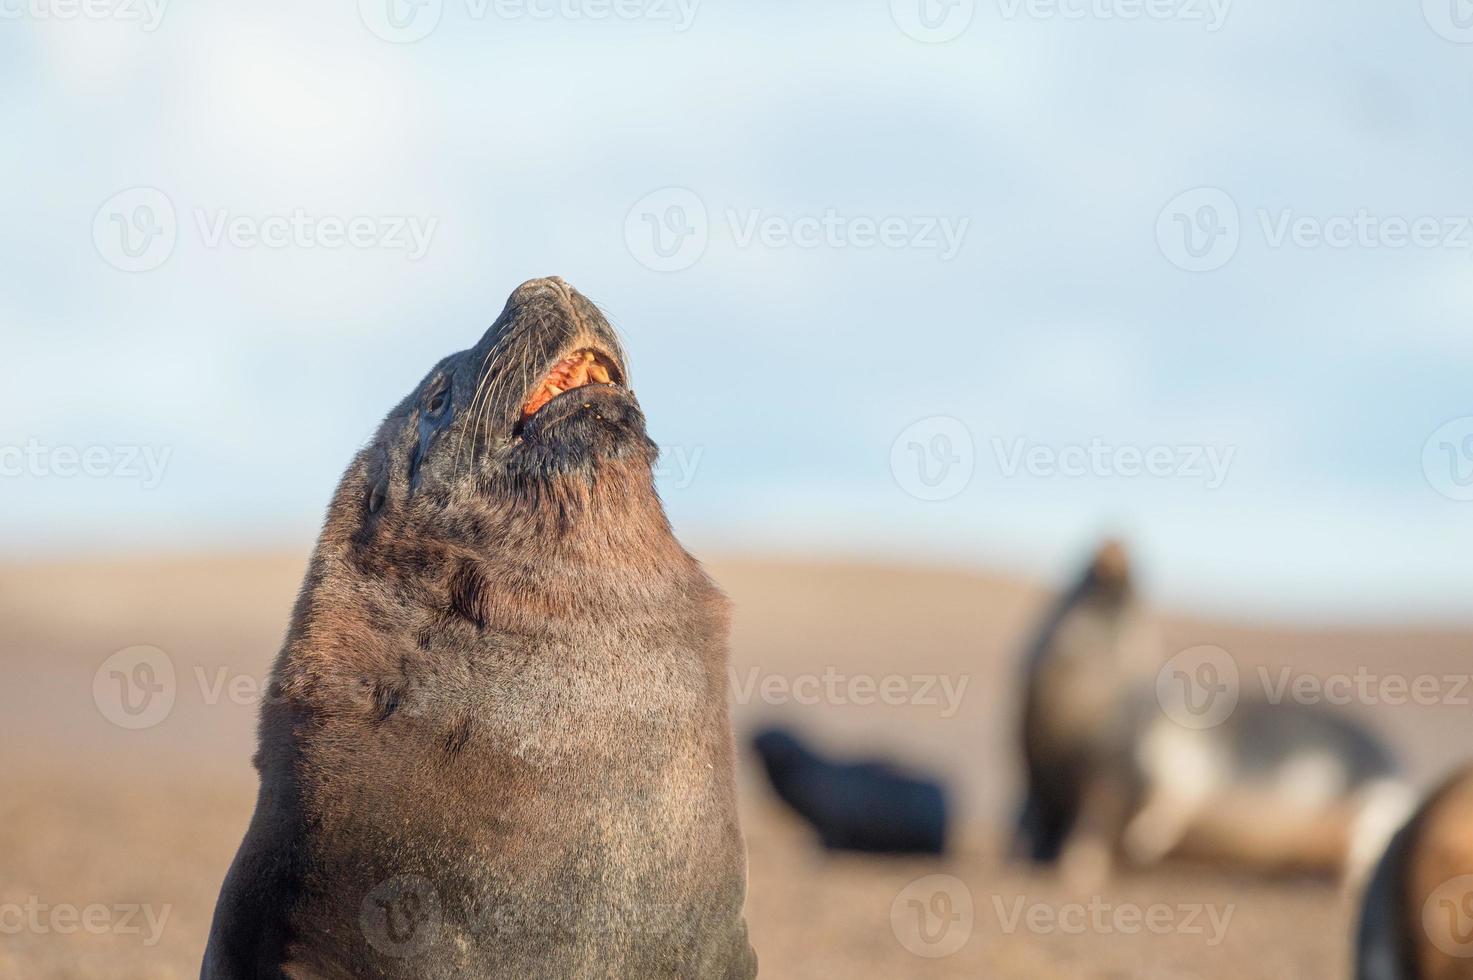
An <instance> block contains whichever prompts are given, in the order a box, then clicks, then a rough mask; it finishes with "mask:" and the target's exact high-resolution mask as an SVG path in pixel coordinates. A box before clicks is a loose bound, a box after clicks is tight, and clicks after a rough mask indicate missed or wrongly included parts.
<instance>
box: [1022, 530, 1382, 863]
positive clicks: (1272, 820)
mask: <svg viewBox="0 0 1473 980" xmlns="http://www.w3.org/2000/svg"><path fill="white" fill-rule="evenodd" d="M1184 652H1185V653H1189V662H1188V664H1186V667H1190V666H1191V663H1190V657H1191V656H1195V653H1192V652H1191V651H1184ZM1219 652H1220V653H1221V654H1222V656H1223V657H1227V656H1228V654H1227V653H1226V651H1219ZM1173 659H1174V658H1173ZM1183 673H1184V670H1183V665H1180V664H1177V665H1173V663H1172V662H1170V661H1168V660H1167V658H1165V657H1164V656H1163V651H1162V649H1161V645H1160V640H1159V637H1158V635H1157V632H1156V630H1155V629H1154V628H1153V626H1152V625H1151V624H1150V622H1149V617H1148V616H1147V615H1146V613H1145V610H1144V608H1143V604H1142V602H1141V601H1140V598H1139V596H1138V590H1137V587H1136V585H1135V583H1134V576H1133V575H1132V572H1131V563H1130V561H1129V558H1128V556H1127V554H1126V552H1125V549H1124V547H1123V546H1122V545H1121V544H1120V543H1119V542H1116V541H1107V542H1105V543H1104V544H1103V545H1102V546H1101V547H1100V549H1099V550H1098V551H1097V552H1096V553H1095V555H1094V557H1093V558H1092V560H1091V561H1090V562H1089V564H1088V565H1087V566H1086V568H1085V569H1084V571H1083V573H1082V574H1081V575H1080V576H1079V578H1078V579H1077V581H1076V583H1075V584H1074V586H1073V587H1072V588H1071V589H1069V590H1068V591H1067V592H1065V593H1064V594H1063V595H1062V596H1061V597H1060V598H1059V599H1058V600H1057V601H1056V602H1055V604H1054V606H1053V607H1052V608H1051V609H1050V610H1049V612H1048V615H1047V616H1046V617H1045V619H1044V621H1043V624H1042V625H1041V627H1040V629H1039V631H1038V633H1037V635H1036V637H1035V638H1034V640H1033V642H1032V645H1031V646H1030V647H1029V649H1028V651H1027V653H1026V655H1025V658H1024V663H1023V677H1022V681H1023V692H1022V694H1023V697H1022V702H1023V712H1022V719H1021V721H1022V724H1021V726H1020V728H1021V731H1020V735H1021V738H1020V747H1021V749H1022V753H1021V754H1022V758H1023V766H1024V776H1025V783H1026V786H1025V795H1024V801H1023V806H1022V808H1021V812H1020V815H1019V819H1018V827H1017V832H1016V835H1015V837H1014V843H1013V854H1014V856H1016V857H1018V858H1021V859H1025V860H1028V861H1031V862H1033V863H1035V864H1039V865H1055V864H1057V865H1058V866H1059V867H1060V869H1061V870H1062V872H1063V874H1064V876H1065V877H1066V878H1068V879H1071V880H1072V882H1073V883H1074V884H1075V886H1076V887H1079V888H1081V889H1085V888H1095V887H1099V885H1100V884H1101V883H1102V882H1103V880H1104V879H1105V878H1107V877H1108V876H1109V874H1110V873H1111V872H1112V870H1113V868H1114V867H1115V866H1116V865H1117V864H1119V863H1120V862H1121V861H1122V859H1123V860H1124V862H1126V863H1128V864H1131V865H1134V866H1136V867H1148V866H1150V865H1153V864H1155V863H1156V862H1158V861H1160V860H1162V859H1164V858H1167V857H1168V856H1170V857H1184V858H1194V859H1198V860H1205V861H1210V862H1213V863H1217V864H1221V865H1225V866H1231V867H1237V868H1241V869H1244V870H1254V871H1259V872H1263V873H1269V874H1278V873H1293V872H1313V873H1321V874H1332V875H1338V876H1339V877H1340V879H1341V880H1342V882H1343V883H1344V884H1345V886H1346V888H1347V889H1355V888H1358V887H1359V885H1360V883H1361V882H1362V881H1363V880H1364V877H1365V875H1366V873H1367V872H1368V871H1369V868H1370V865H1371V864H1372V863H1373V862H1374V860H1375V857H1376V855H1377V854H1379V853H1380V851H1381V848H1382V847H1383V846H1384V844H1385V842H1386V840H1387V839H1389V837H1390V836H1391V834H1392V832H1393V831H1394V830H1395V828H1396V826H1397V825H1398V824H1399V823H1400V822H1401V820H1402V819H1404V817H1405V815H1406V814H1407V813H1408V812H1409V811H1410V809H1411V806H1410V802H1411V798H1410V790H1409V789H1408V787H1407V786H1406V784H1405V781H1404V779H1403V777H1402V774H1401V769H1400V765H1399V763H1398V762H1397V760H1396V758H1395V757H1394V755H1393V754H1392V753H1391V751H1390V749H1389V747H1388V746H1387V745H1386V744H1385V743H1384V742H1383V741H1382V739H1381V738H1380V736H1379V735H1378V734H1377V733H1376V732H1375V731H1374V730H1372V729H1371V728H1369V727H1368V726H1367V725H1365V724H1364V723H1363V722H1362V721H1361V720H1360V719H1358V718H1356V717H1354V716H1348V715H1344V714H1341V713H1339V712H1337V711H1331V710H1328V709H1326V708H1324V707H1323V706H1321V705H1316V704H1300V703H1296V702H1294V701H1292V700H1288V699H1286V700H1281V701H1280V702H1278V703H1274V702H1272V701H1270V700H1268V699H1267V698H1266V697H1259V696H1253V695H1252V694H1251V692H1247V693H1245V696H1243V697H1242V698H1241V699H1240V698H1239V697H1238V694H1239V688H1240V687H1248V686H1250V685H1249V684H1248V683H1247V682H1244V683H1242V684H1240V683H1238V682H1237V681H1236V680H1234V681H1233V682H1232V683H1228V682H1226V681H1222V682H1220V683H1219V684H1218V688H1219V690H1218V691H1217V694H1220V695H1221V696H1223V698H1224V700H1223V701H1221V702H1220V706H1221V707H1223V708H1225V709H1226V710H1224V711H1222V712H1221V714H1220V716H1213V715H1210V714H1204V715H1200V716H1196V717H1194V716H1193V715H1192V712H1190V711H1187V710H1185V709H1186V707H1187V706H1188V704H1192V703H1195V702H1180V701H1178V700H1177V696H1178V695H1179V694H1180V693H1181V690H1182V689H1181V682H1182V681H1183V680H1184V679H1188V678H1184V677H1183V676H1181V675H1182V674H1183ZM1213 676H1214V677H1215V676H1216V675H1215V674H1214V675H1213ZM1193 697H1195V693H1194V694H1193ZM1168 704H1170V705H1173V706H1174V707H1176V708H1178V709H1179V710H1177V711H1175V712H1173V711H1172V710H1168ZM1197 706H1198V707H1199V708H1203V707H1206V708H1210V707H1214V703H1213V701H1212V699H1211V698H1209V699H1208V702H1207V703H1206V704H1198V705H1197Z"/></svg>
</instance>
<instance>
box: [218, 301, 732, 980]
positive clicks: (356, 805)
mask: <svg viewBox="0 0 1473 980" xmlns="http://www.w3.org/2000/svg"><path fill="white" fill-rule="evenodd" d="M589 345H596V346H597V347H598V348H599V349H600V350H602V351H605V352H607V353H608V354H609V355H610V356H611V357H612V358H613V359H614V360H615V361H616V362H617V364H618V366H619V372H620V374H619V378H616V380H622V378H623V373H622V372H623V366H624V363H625V361H624V358H623V354H622V351H621V350H620V349H619V346H618V343H617V340H616V338H615V337H614V335H613V333H612V330H610V328H609V327H608V325H607V323H606V322H605V321H604V320H603V318H602V317H601V316H600V315H599V314H598V312H597V311H596V310H595V309H594V308H593V306H592V304H590V303H588V302H587V300H585V299H583V297H581V296H579V295H578V294H577V293H576V292H573V291H572V290H571V289H569V288H568V287H567V286H566V284H564V283H562V281H561V280H557V279H550V280H534V281H533V282H530V283H527V284H525V285H523V286H522V287H521V288H519V289H518V290H517V291H516V292H515V293H514V294H513V296H512V298H511V299H510V300H509V301H508V304H507V308H506V310H505V311H504V312H503V314H502V316H501V318H500V319H499V320H498V321H497V323H496V325H494V326H493V327H492V328H491V330H490V331H488V333H487V335H486V337H485V339H483V340H482V342H481V344H479V345H478V346H477V347H476V348H473V349H472V350H470V351H466V352H464V353H463V354H461V355H456V356H455V357H452V358H448V359H447V360H446V361H444V362H442V363H441V365H439V366H438V367H437V368H436V370H435V371H434V372H432V373H431V375H430V376H429V377H428V378H426V380H425V382H424V383H423V384H422V385H421V386H420V388H419V389H418V390H417V391H416V392H415V393H414V394H412V395H411V396H410V397H409V398H408V399H406V400H405V402H404V403H403V404H401V405H400V406H399V408H398V409H396V411H395V412H394V413H393V414H391V415H390V417H389V418H388V419H387V420H386V421H385V423H384V426H383V428H382V429H381V430H380V432H379V435H378V436H377V438H376V439H375V440H374V442H373V443H372V444H370V445H369V446H368V447H367V448H365V449H364V450H363V451H362V452H361V453H360V454H359V456H358V458H357V460H355V462H354V463H353V465H352V466H350V467H349V469H348V472H347V474H346V475H345V476H344V478H343V480H342V483H341V485H340V486H339V488H338V491H337V493H336V495H335V496H334V499H333V503H332V506H331V508H330V510H329V513H328V517H327V521H326V525H325V527H324V529H323V532H322V536H321V539H320V540H319V542H318V546H317V550H316V553H315V554H314V556H313V558H312V562H311V566H310V568H309V570H308V573H307V577H306V581H305V582H304V584H303V587H302V592H301V596H300V598H299V600H298V603H297V606H296V610H295V612H294V614H293V618H292V625H291V630H290V633H289V634H288V637H287V640H286V644H285V647H284V648H283V650H282V652H281V655H280V657H279V658H278V660H277V664H276V667H275V670H274V673H273V678H272V684H271V689H270V697H269V699H268V703H267V704H266V705H265V707H264V709H263V712H262V717H261V748H260V751H259V753H258V755H257V759H256V764H257V766H258V768H259V769H260V771H261V794H260V799H259V802H258V804H257V810H256V815H255V819H254V820H253V822H252V824H251V828H250V830H249V831H248V833H247V836H246V839H245V841H244V843H243V844H242V846H241V851H240V854H239V855H238V856H237V858H236V862H235V864H234V865H233V867H232V869H231V872H230V875H229V877H228V879H227V881H226V884H225V886H224V888H223V890H222V894H221V900H220V904H219V907H218V908H217V912H216V922H215V926H214V930H213V933H212V937H211V943H210V950H209V952H208V953H207V954H206V960H205V967H204V971H203V975H204V976H205V977H210V978H216V977H218V978H224V977H247V976H249V977H256V976H289V977H304V978H305V977H356V976H382V977H450V976H495V977H517V978H523V977H549V978H551V977H558V978H563V977H604V976H608V977H670V978H675V977H680V978H695V977H717V978H748V977H752V976H754V975H755V973H756V962H755V957H754V956H753V954H752V952H751V949H750V947H749V946H748V943H747V939H746V927H745V924H744V923H743V920H742V916H741V908H742V902H743V896H744V892H745V856H744V850H743V844H742V840H741V836H740V831H739V829H738V826H737V819H736V805H735V798H734V782H733V768H734V762H733V750H732V741H731V730H730V722H729V719H728V713H727V690H726V676H727V673H726V657H727V651H726V636H727V631H728V608H727V602H726V599H725V598H724V596H722V595H721V593H720V592H719V591H718V590H717V588H716V587H715V586H714V585H713V584H712V583H711V581H710V580H709V579H708V578H707V576H706V575H705V573H704V572H703V571H702V570H701V568H700V566H699V565H698V564H697V562H696V561H695V560H694V559H693V558H691V556H690V555H688V554H687V553H686V552H685V550H684V549H683V548H681V546H680V544H679V543H678V542H677V541H676V540H675V538H674V536H673V535H672V534H671V531H670V528H669V525H668V522H667V521H666V519H665V515H664V511H663V509H662V507H661V505H660V502H659V499H658V497H657V496H656V494H655V492H654V488H653V481H652V476H651V464H652V462H653V458H654V453H653V447H652V445H651V444H650V443H649V441H648V438H647V437H646V436H645V434H644V427H643V417H642V416H641V415H640V414H639V409H638V406H637V403H635V401H634V399H633V396H632V393H631V392H629V391H627V389H624V388H622V387H621V388H598V389H597V390H595V389H592V388H585V389H577V390H575V391H570V392H567V393H566V394H565V395H563V396H560V397H559V398H558V399H556V400H555V401H554V402H553V403H552V404H550V405H548V406H547V407H546V408H544V409H543V410H542V411H541V412H540V413H538V415H537V416H535V417H534V418H533V419H531V420H530V421H528V422H526V423H520V422H519V421H518V416H519V412H518V410H517V409H518V406H520V404H521V403H522V401H524V400H525V398H526V396H527V393H528V392H529V391H530V390H531V389H532V386H533V385H534V384H535V383H536V382H537V380H538V379H540V378H541V377H542V376H543V375H544V374H545V373H546V371H547V369H548V367H549V366H550V365H551V364H552V363H554V362H555V361H556V360H557V358H558V357H560V356H562V355H563V354H565V353H567V352H568V351H569V350H571V349H576V348H577V347H582V346H589ZM446 379H449V381H450V384H451V389H452V395H451V396H450V401H451V405H452V409H451V415H453V416H454V421H452V422H448V423H444V425H443V427H442V428H438V429H436V428H434V426H435V425H436V424H438V423H433V421H432V420H433V418H434V413H433V412H430V411H429V409H428V407H427V406H429V405H433V404H435V401H434V398H435V394H436V392H437V391H438V390H439V389H440V387H441V386H443V384H444V383H445V381H446ZM427 420H430V421H427ZM427 426H428V428H427ZM427 432H428V433H429V435H428V437H427V435H426V433H427ZM427 443H428V445H427ZM404 876H408V877H404ZM396 917H397V918H396ZM386 923H387V924H386ZM396 923H397V927H395V926H396ZM385 929H388V930H389V931H388V932H387V933H386V932H385V931H384V930H385ZM406 936H409V937H410V938H407V939H406V938H405V937H406Z"/></svg>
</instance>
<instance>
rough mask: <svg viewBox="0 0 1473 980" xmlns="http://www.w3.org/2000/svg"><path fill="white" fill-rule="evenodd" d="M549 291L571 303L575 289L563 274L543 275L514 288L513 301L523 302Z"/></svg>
mask: <svg viewBox="0 0 1473 980" xmlns="http://www.w3.org/2000/svg"><path fill="white" fill-rule="evenodd" d="M549 293H550V294H552V295H554V296H557V297H558V298H560V299H563V300H565V301H567V302H569V303H571V302H572V299H573V295H574V289H573V287H572V286H569V285H568V284H567V282H566V281H565V280H564V279H563V277H562V276H542V277H541V278H538V279H528V280H527V281H526V282H524V283H522V284H521V285H520V286H518V287H517V288H516V289H514V290H512V294H511V301H512V302H513V303H517V304H522V303H526V302H527V301H529V300H532V299H535V298H537V297H538V296H543V295H546V294H549Z"/></svg>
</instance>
